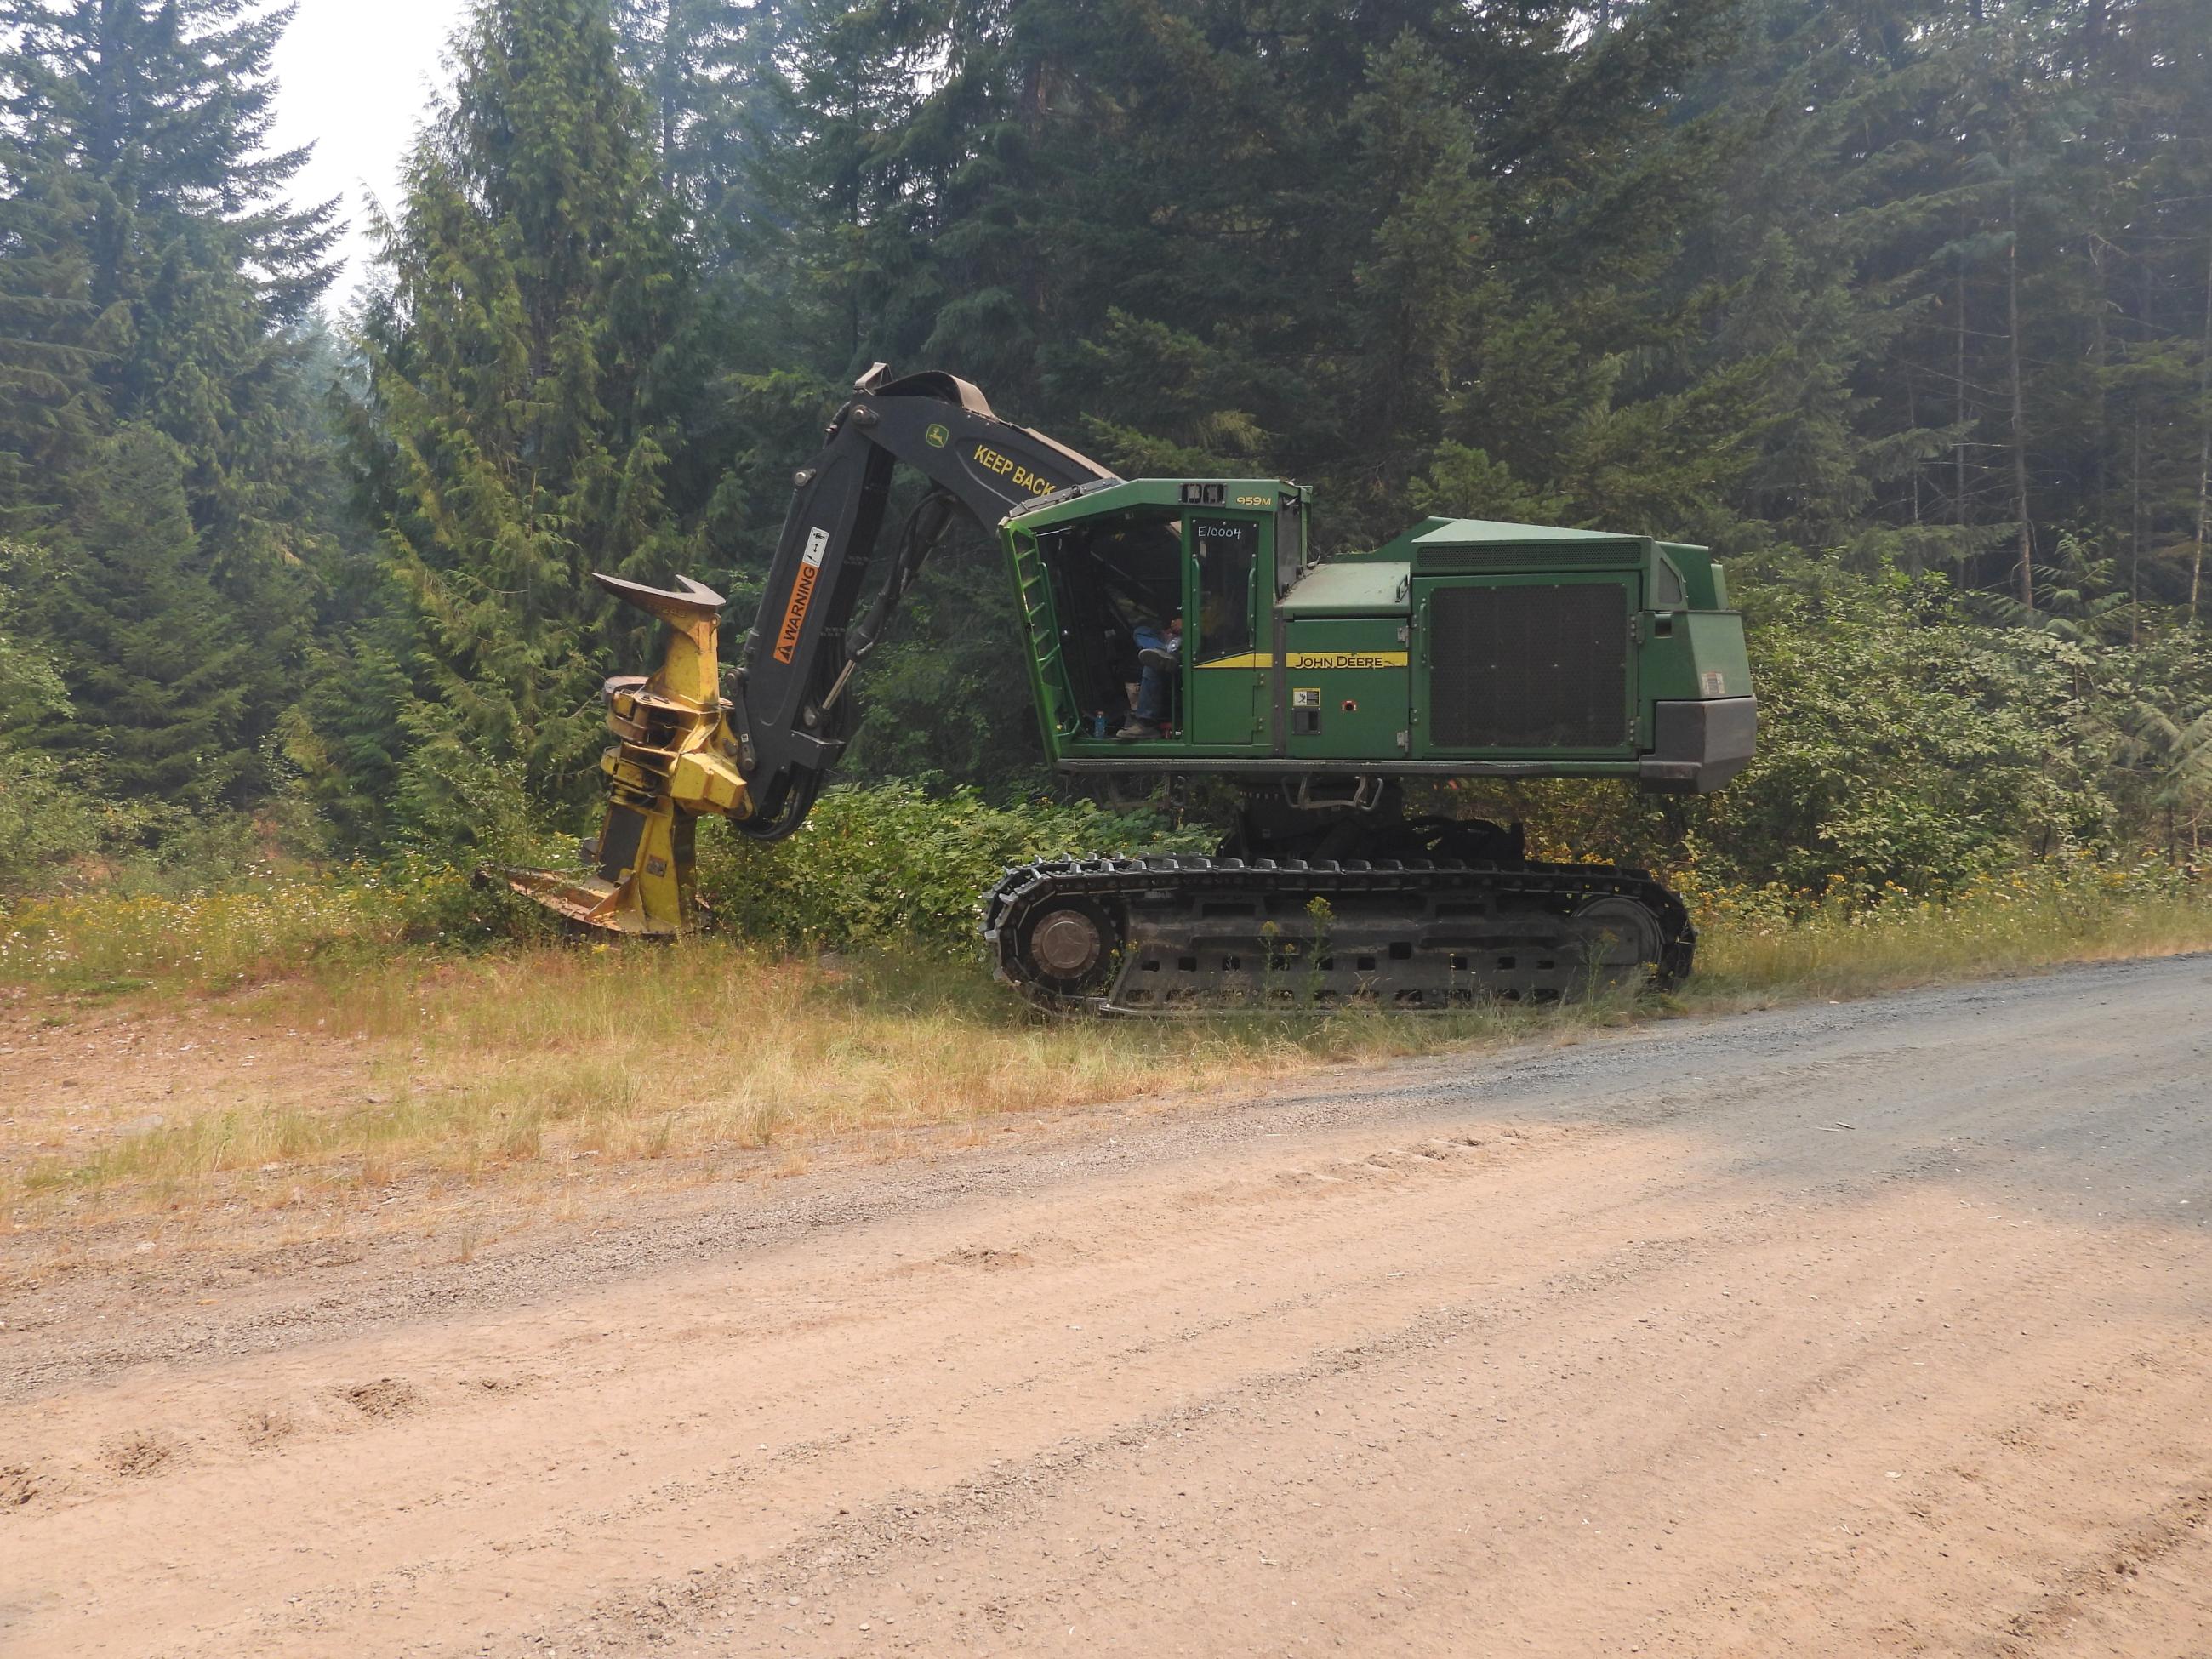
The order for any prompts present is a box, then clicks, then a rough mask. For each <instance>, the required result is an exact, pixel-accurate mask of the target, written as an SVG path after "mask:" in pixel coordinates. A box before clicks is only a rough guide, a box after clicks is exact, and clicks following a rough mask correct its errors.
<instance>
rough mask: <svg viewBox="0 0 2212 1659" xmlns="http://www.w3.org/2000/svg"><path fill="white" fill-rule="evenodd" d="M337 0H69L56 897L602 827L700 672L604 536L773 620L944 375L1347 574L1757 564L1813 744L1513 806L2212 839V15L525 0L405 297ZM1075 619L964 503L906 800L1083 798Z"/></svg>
mask: <svg viewBox="0 0 2212 1659" xmlns="http://www.w3.org/2000/svg"><path fill="white" fill-rule="evenodd" d="M289 15H290V14H289V9H287V8H285V7H283V6H282V5H277V4H272V3H267V0H0V890H12V891H15V892H18V893H27V892H35V891H40V890H52V889H53V888H55V887H57V886H62V885H66V884H70V883H73V882H82V881H85V880H88V879H93V878H96V877H97V875H98V873H99V872H101V871H103V870H117V869H122V868H125V867H129V866H132V865H133V864H134V861H136V862H137V863H141V864H143V863H146V862H149V861H150V862H152V863H154V864H157V865H159V864H165V863H166V864H167V865H171V866H177V867H184V866H190V865H192V864H193V861H194V860H199V861H200V862H201V864H202V865H204V863H205V862H206V861H207V860H218V861H221V860H228V861H231V862H233V863H242V861H244V860H247V859H250V858H257V857H262V856H283V857H287V858H293V859H302V860H328V861H337V860H363V861H365V862H367V863H368V864H372V865H374V864H379V863H385V862H388V861H391V860H398V859H400V858H402V857H411V858H417V859H422V858H428V859H432V860H443V861H446V862H447V863H450V864H452V865H453V866H455V867H461V866H467V865H470V864H472V863H474V862H476V861H477V860H480V859H484V858H496V857H501V856H504V855H506V854H507V853H508V852H509V851H510V850H511V849H513V848H517V847H520V846H525V845H531V844H533V838H535V841H536V842H542V841H543V839H544V837H545V836H549V835H550V833H551V832H553V831H556V830H557V831H560V832H562V833H563V834H565V835H566V836H568V837H571V838H573V837H574V836H575V835H576V834H578V833H580V832H581V831H582V830H584V829H586V828H587V827H588V825H589V823H591V821H592V811H593V806H592V804H593V803H594V802H595V801H596V800H597V799H598V798H599V787H600V783H599V774H598V769H597V761H598V755H599V749H600V747H601V744H602V743H603V741H604V737H603V728H602V725H601V721H602V709H601V707H600V703H599V684H600V681H601V679H602V678H604V677H605V675H607V674H609V673H611V672H616V671H629V670H633V669H637V668H641V667H642V666H644V665H645V659H646V656H647V653H648V652H649V651H650V649H651V648H652V643H653V642H652V636H651V635H650V633H649V631H647V629H644V628H642V627H641V626H640V624H639V619H638V617H637V615H636V613H635V612H630V611H623V610H621V609H620V608H618V607H617V605H615V604H614V602H613V601H612V600H611V599H608V598H607V597H606V596H605V594H603V593H601V592H599V590H598V589H596V588H595V587H593V586H591V585H590V583H589V582H588V581H587V580H586V576H587V574H588V573H589V572H591V571H592V570H605V571H610V572H614V573H618V574H623V575H626V576H630V577H634V578H637V579H640V580H650V581H655V582H665V581H666V580H668V579H670V578H671V577H673V576H674V575H676V574H678V573H681V574H687V575H690V576H693V577H696V578H697V579H699V580H702V581H705V582H707V583H708V584H709V585H711V586H715V587H717V588H719V589H720V590H721V591H722V592H726V593H727V594H729V595H731V596H732V623H731V629H730V631H731V633H732V635H736V634H738V633H740V632H741V631H742V628H743V625H744V622H745V620H747V619H748V618H749V617H750V612H751V608H752V604H753V602H754V600H755V599H757V595H758V592H759V586H760V581H761V576H762V572H763V566H764V563H765V562H766V559H767V557H768V556H769V553H770V552H771V550H773V547H774V544H775V538H776V533H777V531H778V529H779V527H780V526H781V521H782V518H783V514H784V511H785V507H786V506H787V502H788V500H789V495H790V487H791V483H790V481H791V474H792V471H793V468H794V467H795V466H796V465H799V463H800V461H801V460H803V459H804V458H805V457H806V456H808V455H809V454H811V453H812V452H813V449H814V448H815V447H816V445H817V442H818V441H819V436H820V433H821V430H822V428H823V424H824V422H825V421H826V419H827V418H828V416H829V415H830V413H831V412H832V411H833V410H835V409H836V407H837V405H838V404H840V403H841V402H842V399H843V397H844V395H845V394H846V391H847V389H848V387H849V386H850V385H851V383H852V381H853V380H854V376H855V375H856V374H860V372H862V371H864V370H866V368H868V366H869V365H870V364H871V363H873V362H878V361H881V362H888V363H890V365H892V367H893V368H894V370H895V371H897V372H907V371H912V370H918V369H922V368H941V369H945V370H950V371H951V372H953V373H956V374H960V375H963V376H964V377H966V378H968V379H969V380H974V381H975V382H976V383H978V384H979V385H980V386H982V387H984V388H985V389H986V391H987V393H988V395H989V397H990V398H991V400H992V402H993V404H994V406H995V407H996V408H997V409H998V410H999V411H1000V413H1001V414H1003V415H1006V416H1009V417H1010V418H1012V419H1016V420H1018V421H1020V422H1023V423H1024V424H1028V425H1031V426H1035V427H1037V428H1042V429H1043V430H1045V431H1047V432H1049V433H1051V434H1053V435H1055V436H1057V437H1059V438H1060V439H1062V440H1064V441H1066V442H1068V443H1070V444H1072V445H1073V446H1075V447H1079V448H1081V449H1083V450H1085V452H1086V453H1091V454H1092V455H1095V456H1097V458H1098V459H1100V460H1102V461H1103V462H1105V463H1106V464H1107V465H1110V466H1112V467H1114V468H1115V470H1117V471H1120V472H1121V473H1122V474H1123V475H1125V476H1129V477H1135V476H1145V475H1167V476H1176V475H1194V474H1195V475H1206V474H1213V475H1225V476H1231V477H1254V476H1282V477H1291V478H1295V479H1297V480H1298V481H1300V482H1302V483H1310V484H1311V485H1312V486H1314V489H1315V493H1316V531H1317V534H1318V537H1319V539H1320V542H1321V544H1322V546H1323V547H1325V548H1328V549H1358V548H1366V547H1372V546H1375V545H1376V544H1379V543H1380V542H1382V541H1383V540H1385V539H1387V538H1389V537H1390V536H1392V535H1393V534H1395V532H1398V531H1399V530H1401V529H1402V528H1404V527H1405V526H1407V525H1408V524H1410V523H1413V521H1415V520H1419V518H1421V517H1422V516H1424V515H1425V514H1429V513H1447V514H1455V515H1467V516H1474V517H1485V518H1498V519H1512V520H1533V521H1538V522H1544V523H1556V524H1561V525H1571V526H1596V527H1601V528H1605V529H1608V530H1614V531H1622V532H1638V533H1649V534H1655V535H1660V536H1663V537H1666V538H1670V539H1674V540H1681V541H1691V542H1698V543H1702V544H1708V545H1710V546H1711V547H1712V548H1713V549H1714V550H1716V551H1717V553H1718V554H1719V555H1720V556H1722V557H1723V558H1724V559H1725V560H1726V561H1727V568H1728V571H1729V583H1730V587H1731V590H1732V592H1733V596H1734V598H1735V600H1736V602H1737V603H1739V604H1740V605H1741V606H1742V608H1743V610H1744V611H1745V613H1746V616H1747V623H1748V625H1749V628H1750V631H1751V637H1752V641H1753V664H1754V670H1755V672H1756V675H1757V677H1758V684H1759V695H1760V697H1761V706H1762V721H1763V727H1762V732H1761V740H1762V756H1761V758H1760V760H1759V763H1757V765H1756V766H1755V768H1754V769H1753V771H1752V772H1750V773H1749V774H1747V775H1746V776H1745V777H1744V778H1742V779H1741V780H1740V781H1738V782H1737V783H1736V784H1735V786H1733V787H1731V788H1730V789H1729V790H1728V791H1726V792H1724V793H1722V794H1720V795H1717V796H1715V797H1712V798H1711V799H1675V798H1664V799H1658V798H1648V797H1638V796H1636V795H1634V794H1633V793H1631V792H1628V791H1626V790H1625V789H1613V788H1611V787H1605V788H1600V787H1595V786H1567V785H1548V786H1533V785H1532V786H1522V787H1518V788H1516V789H1507V790H1502V791H1498V792H1492V793H1491V794H1489V795H1483V794H1482V793H1481V792H1471V793H1469V794H1468V798H1467V799H1466V802H1465V805H1466V807H1467V810H1469V811H1475V810H1480V811H1486V812H1489V813H1492V814H1493V815H1498V814H1510V815H1512V816H1516V817H1523V818H1526V819H1527V820H1528V821H1529V822H1530V823H1531V824H1532V826H1534V827H1535V828H1536V829H1538V830H1539V832H1540V833H1541V836H1543V837H1544V838H1545V839H1547V842H1553V843H1557V844H1562V845H1568V846H1571V847H1572V848H1574V849H1575V850H1576V851H1577V852H1578V853H1581V854H1586V855H1589V856H1593V857H1613V856H1620V857H1632V858H1635V859H1638V860H1651V861H1654V862H1656V865H1657V866H1659V867H1662V868H1666V869H1669V870H1676V871H1680V870H1682V869H1685V868H1689V867H1696V868H1699V869H1702V870H1704V871H1705V872H1707V874H1708V875H1709V876H1710V877H1711V878H1712V879H1714V880H1717V881H1727V882H1736V883H1742V884H1751V885H1754V886H1759V885H1768V884H1780V885H1781V887H1783V888H1786V889H1787V890H1790V891H1792V892H1802V893H1823V892H1828V891H1832V890H1835V889H1836V888H1838V886H1840V887H1843V888H1844V889H1846V890H1849V891H1850V892H1851V893H1853V894H1857V895H1860V896H1863V897H1866V898H1869V899H1871V898H1877V897H1879V896H1881V895H1882V894H1884V893H1887V892H1891V891H1893V890H1899V889H1902V890H1906V891H1910V892H1913V893H1923V892H1929V891H1936V890H1942V889H1943V888H1945V887H1946V886H1947V885H1949V884H1956V883H1958V882H1960V881H1962V880H1965V879H1966V878H1970V877H1976V878H1979V877H1987V876H1989V875H1990V874H1992V873H1993V872H2003V871H2007V870H2011V869H2015V868H2017V867H2020V866H2022V865H2024V864H2026V863H2027V862H2030V861H2033V860H2051V859H2061V858H2063V859H2096V860H2133V859H2140V858H2143V857H2155V858H2161V859H2171V860H2176V861H2178V862H2182V863H2188V862H2191V861H2193V860H2199V859H2200V856H2201V854H2202V852H2203V848H2204V846H2205V843H2206V841H2207V839H2208V836H2212V569H2208V568H2207V564H2208V560H2207V551H2208V550H2207V541H2208V536H2209V535H2212V5H2208V3H2207V0H1359V3H1353V4H1332V3H1320V0H780V3H771V0H475V3H474V4H473V5H472V6H471V8H470V9H468V10H467V11H466V13H465V17H464V20H463V22H462V24H461V26H460V27H459V29H458V31H457V33H455V35H454V37H453V40H452V42H451V43H450V47H449V50H448V53H447V81H446V83H445V87H444V89H443V91H442V92H441V94H440V95H439V96H438V97H437V98H436V100H435V101H434V102H433V103H432V104H430V105H429V106H428V107H425V108H422V109H421V110H419V111H416V112H406V118H407V119H408V120H410V121H411V122H412V124H413V127H414V133H415V137H414V139H413V143H412V146H411V149H410V151H409V156H408V160H407V161H406V164H405V168H404V183H403V185H402V187H401V189H400V190H399V191H398V192H397V193H396V194H395V196H394V197H392V199H389V200H386V201H384V202H383V203H382V204H380V208H379V209H378V210H376V212H375V215H374V221H373V222H372V223H370V224H369V225H368V226H367V227H366V228H367V230H368V233H369V234H370V236H371V239H372V240H373V243H374V249H375V257H374V264H373V266H372V268H371V269H370V270H369V271H368V280H367V281H366V283H365V284H363V285H362V286H361V287H360V288H359V289H356V287H355V285H354V283H353V281H352V279H351V278H348V279H346V280H345V281H344V282H343V283H341V281H340V280H339V277H340V272H339V270H338V266H337V252H336V251H337V248H338V246H339V245H340V238H341V235H342V234H343V228H344V227H343V225H342V223H341V219H342V216H343V212H344V204H341V203H334V202H316V201H311V200H304V199H301V192H300V191H299V189H298V187H297V181H298V175H299V173H300V169H301V166H302V163H303V161H304V159H305V157H304V155H303V154H301V153H296V152H295V153H287V152H284V151H282V150H279V149H276V148H274V147H273V145H272V142H271V130H272V119H273V110H274V100H276V96H277V94H278V91H279V88H278V87H277V86H276V82H275V80H274V77H273V74H272V70H271V67H270V66H271V58H272V52H273V50H274V48H275V46H276V44H277V42H278V40H280V38H281V36H282V32H283V30H284V29H285V27H287V25H288V21H289ZM1019 640H1020V632H1019V629H1018V627H1017V624H1016V622H1015V617H1014V610H1013V597H1012V593H1011V592H1010V591H1009V586H1008V583H1007V580H1006V574H1005V571H1004V569H1003V568H1002V565H1001V563H1000V558H999V556H998V554H997V552H996V550H995V549H994V547H993V546H992V544H989V543H988V542H987V540H986V539H985V538H983V537H981V536H980V535H975V534H969V535H966V536H964V537H963V538H956V540H955V541H953V542H952V543H951V544H948V545H947V547H946V548H945V550H943V551H942V552H941V553H940V555H939V556H938V558H937V559H936V560H935V562H933V564H932V565H931V566H930V567H929V568H928V569H927V573H926V574H925V575H924V577H923V579H922V580H921V583H920V584H919V586H917V588H916V589H915V592H914V593H913V595H912V596H911V599H910V602H909V604H908V607H907V609H906V611H905V612H904V613H903V615H902V617H900V619H899V620H898V622H897V623H896V628H895V629H894V630H893V632H892V634H891V635H890V638H889V640H888V641H887V642H886V643H885V644H884V647H883V649H882V650H881V651H880V652H878V653H876V655H875V656H874V657H873V659H872V660H871V662H870V664H869V667H868V670H867V671H866V674H865V675H864V676H862V677H861V678H860V680H859V681H858V682H856V690H857V693H858V695H859V696H860V700H861V707H862V710H863V714H864V717H865V718H864V723H863V725H862V727H861V731H860V738H859V739H858V740H857V742H856V743H855V744H854V750H853V752H852V757H851V764H850V766H849V767H848V772H847V776H848V778H849V779H851V780H852V781H856V782H860V783H863V784H869V785H874V786H880V787H884V788H885V790H886V793H888V794H889V795H890V796H894V797H896V799H900V800H902V801H904V802H906V803H908V805H910V806H915V807H916V810H921V807H920V806H918V805H916V804H917V803H921V804H924V805H926V803H927V802H928V801H930V800H936V801H940V802H944V801H948V800H949V801H950V802H951V803H954V804H955V805H957V804H960V803H965V804H966V805H968V806H970V807H975V808H977V809H979V810H980V809H981V808H985V807H987V808H989V809H991V810H1002V809H1013V810H1029V809H1028V807H1027V806H1025V805H1024V804H1025V803H1028V804H1036V803H1042V802H1046V801H1049V800H1053V799H1059V800H1060V801H1061V802H1063V803H1065V802H1066V801H1067V800H1068V799H1070V798H1071V797H1072V796H1073V793H1074V792H1073V790H1072V789H1071V787H1069V786H1067V785H1066V784H1065V783H1064V782H1058V781H1055V780H1054V777H1053V776H1052V775H1051V774H1050V773H1049V772H1048V770H1047V769H1045V767H1044V765H1043V760H1042V748H1041V745H1040V743H1039V739H1038V737H1037V733H1036V725H1035V720H1036V717H1035V714H1034V712H1033V710H1032V709H1031V708H1030V699H1029V696H1028V692H1027V689H1026V679H1025V676H1024V669H1023V666H1022V658H1021V656H1020V654H1019V653H1020V648H1021V647H1020V643H1019ZM1478 796H1480V799H1478ZM1499 796H1503V797H1504V798H1503V799H1500V798H1498V797H1499ZM1036 810H1037V811H1060V810H1064V809H1063V808H1048V807H1046V806H1043V805H1037V806H1036ZM714 833H715V834H719V833H720V832H719V831H716V832H714Z"/></svg>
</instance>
